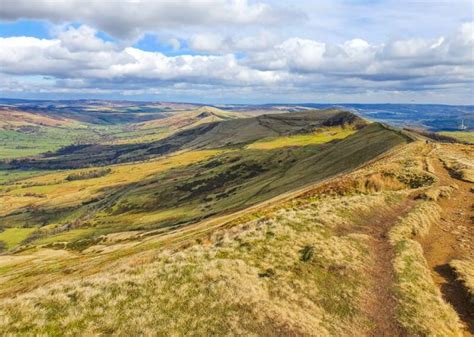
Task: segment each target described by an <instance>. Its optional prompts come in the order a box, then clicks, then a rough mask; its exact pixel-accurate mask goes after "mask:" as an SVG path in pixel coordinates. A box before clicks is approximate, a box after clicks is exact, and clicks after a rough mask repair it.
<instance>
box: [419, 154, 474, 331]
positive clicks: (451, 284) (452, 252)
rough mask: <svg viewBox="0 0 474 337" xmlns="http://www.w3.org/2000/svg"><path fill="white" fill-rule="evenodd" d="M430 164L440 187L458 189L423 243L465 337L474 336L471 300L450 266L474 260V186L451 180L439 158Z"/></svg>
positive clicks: (421, 241) (443, 202)
mask: <svg viewBox="0 0 474 337" xmlns="http://www.w3.org/2000/svg"><path fill="white" fill-rule="evenodd" d="M441 150H442V149H441ZM429 160H430V163H431V165H432V167H433V168H434V171H435V172H434V173H435V174H436V176H437V177H438V179H439V182H438V183H439V185H441V186H449V185H452V186H457V187H458V188H457V189H456V190H455V192H454V193H453V194H452V196H451V198H448V199H442V200H440V201H439V205H440V206H441V208H442V217H441V221H440V222H439V223H438V224H436V225H434V226H432V228H431V229H430V233H429V235H427V236H426V237H425V238H424V239H422V240H420V243H421V245H422V246H423V250H424V254H425V257H426V259H427V261H428V264H429V266H430V268H431V270H432V274H433V279H434V281H435V283H436V284H437V285H438V287H439V288H440V290H441V292H442V294H443V298H444V299H445V300H446V301H447V302H448V303H450V304H451V305H452V306H453V308H454V309H455V310H456V311H457V313H458V315H459V317H460V319H461V321H462V322H463V325H464V328H465V331H464V334H465V336H474V313H473V312H472V310H470V303H469V297H468V295H467V293H466V289H464V287H463V285H462V284H461V283H460V282H459V281H457V280H456V275H455V274H454V272H453V270H452V269H451V267H450V266H449V262H450V261H452V260H453V259H455V258H466V257H469V256H470V257H472V256H473V254H474V223H473V217H472V216H473V205H474V194H473V193H472V192H471V188H473V187H474V184H472V183H468V182H464V181H462V180H458V179H455V178H453V177H451V176H450V174H449V172H448V171H447V170H446V169H445V167H444V166H443V164H442V162H441V161H440V159H439V158H438V157H436V155H433V157H432V158H430V159H429Z"/></svg>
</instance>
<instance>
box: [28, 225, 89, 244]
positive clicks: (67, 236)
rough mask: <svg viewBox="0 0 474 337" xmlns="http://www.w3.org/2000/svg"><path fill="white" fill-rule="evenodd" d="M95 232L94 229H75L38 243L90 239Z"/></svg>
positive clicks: (40, 240) (43, 239)
mask: <svg viewBox="0 0 474 337" xmlns="http://www.w3.org/2000/svg"><path fill="white" fill-rule="evenodd" d="M94 232H95V230H94V229H93V228H79V229H73V230H70V231H67V232H63V233H60V234H56V235H52V236H49V237H45V238H42V239H39V240H38V241H36V243H37V244H39V245H43V244H50V243H55V242H72V241H78V240H81V239H85V238H88V237H89V236H90V235H92V234H94Z"/></svg>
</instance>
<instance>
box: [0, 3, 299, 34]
mask: <svg viewBox="0 0 474 337" xmlns="http://www.w3.org/2000/svg"><path fill="white" fill-rule="evenodd" d="M295 16H300V17H302V16H303V15H302V14H300V13H298V12H295V11H289V10H282V9H279V8H274V7H272V6H270V5H268V4H266V3H262V2H252V3H248V2H247V0H199V1H194V0H181V1H155V0H111V1H102V0H90V1H87V2H86V4H84V2H83V1H82V0H55V1H51V0H35V1H31V0H3V1H2V5H1V6H0V19H3V20H17V19H21V18H27V19H42V20H48V21H51V22H55V23H70V22H82V23H85V24H89V25H92V26H94V27H96V28H98V29H100V30H101V31H105V32H108V33H109V34H111V35H113V36H116V37H120V38H134V37H137V36H139V35H140V34H141V33H143V32H144V31H156V30H159V29H162V28H166V29H169V28H172V27H178V28H182V27H186V26H208V27H212V26H215V25H239V26H242V25H253V24H258V25H262V24H273V23H277V22H281V21H282V20H285V19H288V18H290V17H291V18H294V17H295Z"/></svg>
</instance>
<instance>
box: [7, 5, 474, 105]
mask: <svg viewBox="0 0 474 337" xmlns="http://www.w3.org/2000/svg"><path fill="white" fill-rule="evenodd" d="M0 97H11V98H34V99H84V98H104V99H127V100H149V101H181V102H201V103H211V104H222V103H302V102H305V103H309V102H311V103H440V104H474V0H430V1H428V0H330V1H329V0H324V1H323V0H293V1H282V0H255V1H252V0H182V1H174V0H163V1H156V0H54V1H53V0H0Z"/></svg>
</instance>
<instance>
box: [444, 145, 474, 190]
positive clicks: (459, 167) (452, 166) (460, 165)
mask: <svg viewBox="0 0 474 337" xmlns="http://www.w3.org/2000/svg"><path fill="white" fill-rule="evenodd" d="M438 152H439V155H440V157H441V159H442V161H443V164H444V166H445V167H446V168H447V169H448V170H449V171H450V172H451V174H452V176H453V177H455V178H457V179H461V180H464V181H467V182H471V183H473V182H474V146H473V145H460V144H449V145H445V146H443V150H442V151H438Z"/></svg>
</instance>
